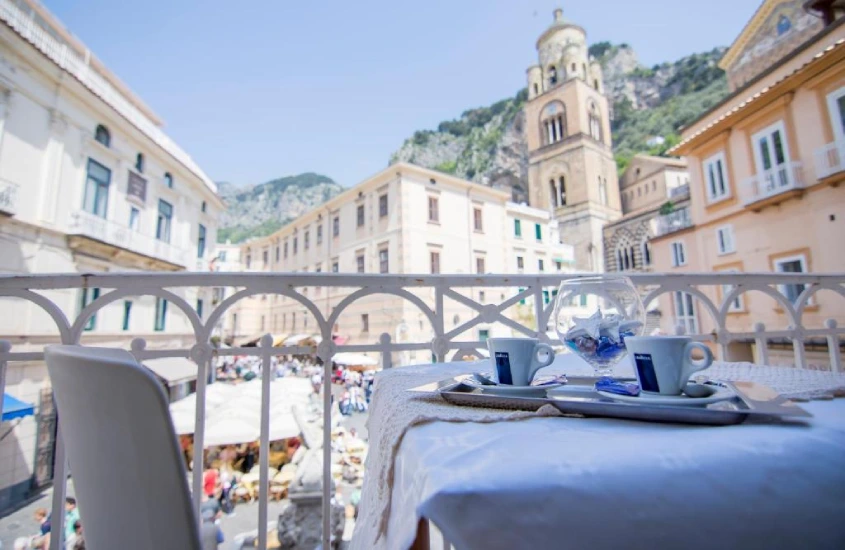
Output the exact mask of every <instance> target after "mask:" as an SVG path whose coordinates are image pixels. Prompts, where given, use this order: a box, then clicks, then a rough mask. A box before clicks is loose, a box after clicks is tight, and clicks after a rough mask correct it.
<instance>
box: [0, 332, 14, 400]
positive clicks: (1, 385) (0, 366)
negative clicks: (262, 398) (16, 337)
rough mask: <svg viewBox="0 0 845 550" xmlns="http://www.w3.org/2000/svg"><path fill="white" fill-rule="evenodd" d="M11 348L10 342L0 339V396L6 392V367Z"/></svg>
mask: <svg viewBox="0 0 845 550" xmlns="http://www.w3.org/2000/svg"><path fill="white" fill-rule="evenodd" d="M11 349H12V343H11V342H9V341H8V340H0V396H2V395H5V394H6V368H7V367H8V365H9V351H11Z"/></svg>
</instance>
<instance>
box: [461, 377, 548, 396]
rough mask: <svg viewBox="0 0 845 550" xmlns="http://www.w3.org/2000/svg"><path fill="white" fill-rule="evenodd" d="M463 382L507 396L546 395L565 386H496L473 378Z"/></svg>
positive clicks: (483, 391) (483, 390)
mask: <svg viewBox="0 0 845 550" xmlns="http://www.w3.org/2000/svg"><path fill="white" fill-rule="evenodd" d="M461 383H462V384H465V385H467V386H469V387H471V388H475V389H477V390H479V391H481V392H482V393H489V394H490V395H502V396H506V397H546V392H547V391H549V390H552V389H554V388H559V387H560V386H563V384H543V385H542V386H508V385H505V384H497V385H495V386H490V385H487V384H480V383H478V382H476V381H475V380H473V379H472V378H466V379H464V380H461Z"/></svg>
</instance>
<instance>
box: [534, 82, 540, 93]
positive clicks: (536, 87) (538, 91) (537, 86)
mask: <svg viewBox="0 0 845 550" xmlns="http://www.w3.org/2000/svg"><path fill="white" fill-rule="evenodd" d="M539 93H540V86H539V85H538V84H537V83H536V82H535V83H534V95H537V94H539Z"/></svg>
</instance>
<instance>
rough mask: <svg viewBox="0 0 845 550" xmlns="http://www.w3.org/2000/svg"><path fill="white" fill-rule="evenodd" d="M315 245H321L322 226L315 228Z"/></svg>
mask: <svg viewBox="0 0 845 550" xmlns="http://www.w3.org/2000/svg"><path fill="white" fill-rule="evenodd" d="M317 244H323V226H322V224H320V225H318V226H317Z"/></svg>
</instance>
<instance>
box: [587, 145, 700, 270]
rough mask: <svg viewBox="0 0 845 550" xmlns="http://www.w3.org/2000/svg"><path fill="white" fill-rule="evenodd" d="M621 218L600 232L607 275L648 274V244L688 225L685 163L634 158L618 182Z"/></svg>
mask: <svg viewBox="0 0 845 550" xmlns="http://www.w3.org/2000/svg"><path fill="white" fill-rule="evenodd" d="M619 189H620V192H621V198H622V214H623V215H622V217H621V218H619V219H618V220H616V221H613V222H610V223H609V224H607V225H606V226H604V229H603V235H604V254H605V256H604V263H605V267H606V268H607V271H629V270H630V271H651V266H652V251H651V245H650V244H649V240H650V239H651V238H652V237H654V236H655V235H658V234H660V233H662V232H663V231H666V230H667V229H668V228H675V227H679V226H682V225H683V224H688V223H689V208H688V203H689V200H688V199H689V172H688V171H687V162H686V160H685V159H678V158H667V157H653V156H648V155H636V156H635V157H634V158H633V159H631V162H630V163H629V164H628V166H627V167H626V169H625V172H623V174H622V176H621V177H620V178H619Z"/></svg>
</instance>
